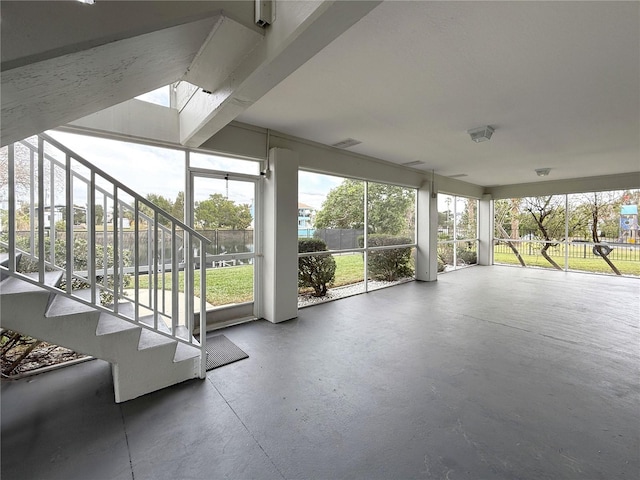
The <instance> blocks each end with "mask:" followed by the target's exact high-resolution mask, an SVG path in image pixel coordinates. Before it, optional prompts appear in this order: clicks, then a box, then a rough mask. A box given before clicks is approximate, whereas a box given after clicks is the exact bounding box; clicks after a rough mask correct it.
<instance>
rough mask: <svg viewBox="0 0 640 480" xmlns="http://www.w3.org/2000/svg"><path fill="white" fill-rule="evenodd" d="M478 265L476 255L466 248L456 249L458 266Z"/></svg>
mask: <svg viewBox="0 0 640 480" xmlns="http://www.w3.org/2000/svg"><path fill="white" fill-rule="evenodd" d="M475 263H478V254H477V253H476V252H474V251H473V250H469V249H467V248H458V265H473V264H475Z"/></svg>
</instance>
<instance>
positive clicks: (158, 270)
mask: <svg viewBox="0 0 640 480" xmlns="http://www.w3.org/2000/svg"><path fill="white" fill-rule="evenodd" d="M7 154H8V172H6V174H7V176H8V179H9V182H8V184H9V185H8V187H9V195H8V198H9V201H8V216H9V219H8V220H9V221H8V225H9V228H8V232H7V234H6V235H4V236H3V237H0V247H1V248H2V253H0V302H1V303H0V305H1V309H2V310H1V311H2V319H1V323H2V328H5V329H10V330H13V331H16V332H20V333H22V334H24V335H29V336H32V337H34V338H37V339H39V340H44V341H47V342H50V343H54V344H57V345H61V346H64V347H67V348H70V349H72V350H75V351H76V352H79V353H83V354H87V355H91V356H93V357H96V358H100V359H103V360H106V361H108V362H109V363H110V364H111V366H112V372H113V383H114V391H115V401H116V402H124V401H126V400H130V399H133V398H136V397H138V396H141V395H144V394H146V393H149V392H153V391H156V390H159V389H161V388H165V387H168V386H171V385H174V384H176V383H180V382H182V381H185V380H188V379H192V378H198V377H199V378H204V377H205V373H206V372H205V367H206V350H205V345H204V341H205V337H206V336H205V335H202V339H203V341H202V342H199V341H198V340H197V339H195V338H194V337H193V335H192V333H193V332H194V330H195V329H197V328H199V329H200V331H201V332H204V331H205V328H204V325H202V322H203V321H204V318H203V317H205V316H204V315H202V316H201V319H200V325H197V326H196V325H195V317H194V314H193V312H194V303H195V301H199V302H201V304H200V309H201V310H200V311H202V312H204V311H205V310H206V307H205V302H206V299H205V296H206V275H205V270H204V269H202V270H199V269H198V266H197V264H198V263H199V262H197V261H196V260H197V258H196V257H195V253H194V250H196V249H197V251H200V252H204V251H206V247H207V244H208V241H207V239H206V238H204V237H202V236H201V235H200V234H198V233H197V232H195V231H194V230H192V229H191V228H189V227H188V226H186V225H185V224H183V223H182V222H180V221H179V220H177V219H175V218H173V217H171V216H170V215H169V214H168V213H166V212H164V211H163V210H161V209H159V208H158V207H156V206H155V205H153V204H151V203H150V202H148V201H147V200H146V199H144V198H143V197H141V196H140V195H138V194H136V193H135V192H132V191H131V190H130V189H128V188H127V187H125V186H124V185H122V184H121V183H120V182H118V181H117V180H115V179H113V178H112V177H110V176H109V175H107V174H106V173H104V172H102V171H101V170H99V169H97V168H96V167H95V166H93V165H92V164H91V163H89V162H88V161H86V160H85V159H83V158H81V157H80V156H79V155H77V154H75V153H74V152H72V151H71V150H69V149H67V148H66V147H64V146H63V145H61V144H59V143H58V142H56V141H55V140H53V139H52V138H50V137H48V136H46V135H40V136H38V137H37V139H36V138H33V139H29V140H25V141H22V142H19V143H17V144H14V145H10V146H9V147H8V152H7ZM25 171H26V172H29V174H30V175H29V176H28V177H29V178H30V180H29V181H28V182H25V181H24V178H25V176H24V172H25ZM60 172H64V173H63V174H61V173H60ZM79 192H80V193H79ZM74 197H75V198H74ZM61 199H62V200H61ZM98 205H99V206H100V207H101V208H102V212H103V215H102V217H103V218H100V216H99V215H98V212H97V210H98V209H97V208H96V207H97V206H98ZM40 207H42V208H40ZM47 207H48V208H49V214H48V215H46V214H45V210H46V209H47ZM56 209H57V210H62V212H64V213H66V216H65V218H67V219H72V218H74V215H75V213H76V210H78V209H79V210H81V211H82V212H86V219H85V220H86V225H87V230H86V231H83V232H78V231H77V230H76V229H74V225H73V223H74V222H66V224H65V225H64V226H63V229H62V231H61V228H60V225H59V220H57V219H56V215H55V211H56ZM17 212H22V213H23V214H25V215H26V217H27V218H26V219H25V217H24V215H23V217H22V218H20V219H18V218H17V215H18V214H17ZM25 212H26V213H25ZM104 212H111V213H112V214H111V220H109V219H108V218H107V217H108V215H106V214H104ZM125 212H126V213H127V214H128V217H129V218H131V219H132V220H133V226H131V227H130V228H124V223H125V222H124V218H125V217H124V215H123V214H124V213H125ZM56 220H57V221H56ZM25 223H27V224H28V225H29V229H28V231H27V232H23V231H19V230H18V229H17V226H18V225H19V224H23V225H24V224H25ZM56 228H57V229H58V231H57V232H56ZM125 243H126V244H127V246H126V247H125ZM29 270H31V272H28V271H29ZM196 279H197V280H198V282H199V298H197V297H196V295H195V285H196V283H197V282H196ZM181 290H182V291H181ZM105 297H106V298H107V299H108V300H106V301H105Z"/></svg>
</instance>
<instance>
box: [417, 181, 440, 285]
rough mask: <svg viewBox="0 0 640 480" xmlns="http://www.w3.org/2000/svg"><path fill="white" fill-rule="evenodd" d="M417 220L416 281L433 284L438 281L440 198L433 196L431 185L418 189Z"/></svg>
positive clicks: (435, 194)
mask: <svg viewBox="0 0 640 480" xmlns="http://www.w3.org/2000/svg"><path fill="white" fill-rule="evenodd" d="M434 197H435V198H434ZM417 218H418V222H417V223H418V241H417V243H418V249H417V252H416V280H420V281H423V282H433V281H435V280H437V279H438V196H437V193H436V192H434V195H433V196H432V195H431V190H430V187H429V185H423V186H422V187H420V188H419V189H418V212H417Z"/></svg>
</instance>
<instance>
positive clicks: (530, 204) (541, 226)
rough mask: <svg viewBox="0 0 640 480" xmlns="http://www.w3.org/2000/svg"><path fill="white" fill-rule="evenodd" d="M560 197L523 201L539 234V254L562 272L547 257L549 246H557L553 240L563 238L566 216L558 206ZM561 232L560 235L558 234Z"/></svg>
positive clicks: (563, 210) (531, 198) (558, 267)
mask: <svg viewBox="0 0 640 480" xmlns="http://www.w3.org/2000/svg"><path fill="white" fill-rule="evenodd" d="M559 198H560V197H555V196H553V195H551V196H548V197H528V198H526V199H525V207H524V209H525V211H526V212H528V213H529V215H530V217H531V219H533V221H534V225H535V226H536V227H537V230H538V232H540V234H541V236H542V238H543V239H544V243H542V248H541V249H540V254H541V255H542V256H543V257H544V258H545V259H546V260H547V261H548V262H549V263H550V264H551V265H552V266H553V268H555V269H557V270H562V268H561V267H560V265H558V264H557V263H556V262H555V260H554V259H553V258H551V257H550V256H549V254H548V253H547V250H549V248H550V247H551V246H554V245H557V243H553V241H554V240H557V239H559V238H560V237H563V236H564V231H565V219H564V216H565V214H566V212H565V209H564V207H562V206H561V205H560V202H559ZM560 232H562V233H560Z"/></svg>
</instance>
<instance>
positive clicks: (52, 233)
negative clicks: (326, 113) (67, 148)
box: [42, 143, 69, 267]
mask: <svg viewBox="0 0 640 480" xmlns="http://www.w3.org/2000/svg"><path fill="white" fill-rule="evenodd" d="M42 157H43V158H45V157H46V156H45V154H44V143H43V145H42ZM55 173H56V167H55V165H54V163H53V162H52V161H51V160H49V208H50V210H49V248H50V249H51V251H50V252H49V254H50V255H49V261H50V262H51V266H52V267H55V265H56V233H57V232H56V196H55V188H56V179H55ZM68 222H69V219H67V223H68Z"/></svg>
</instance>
